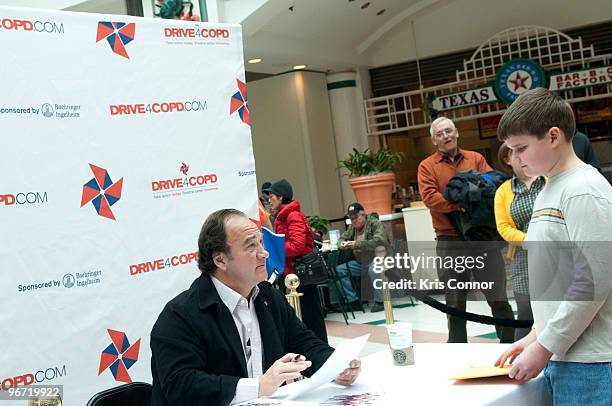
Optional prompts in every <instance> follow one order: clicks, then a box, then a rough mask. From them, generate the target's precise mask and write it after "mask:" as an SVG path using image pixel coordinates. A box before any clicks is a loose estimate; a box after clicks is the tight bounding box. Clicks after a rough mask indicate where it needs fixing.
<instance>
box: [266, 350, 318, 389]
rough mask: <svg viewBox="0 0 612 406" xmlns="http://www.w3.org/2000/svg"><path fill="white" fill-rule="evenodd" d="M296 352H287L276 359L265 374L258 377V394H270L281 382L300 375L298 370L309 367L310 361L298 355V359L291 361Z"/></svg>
mask: <svg viewBox="0 0 612 406" xmlns="http://www.w3.org/2000/svg"><path fill="white" fill-rule="evenodd" d="M296 355H297V354H292V353H288V354H285V355H283V356H282V357H281V358H279V359H277V360H276V362H274V364H272V366H271V367H270V368H268V370H267V371H266V373H265V374H263V375H262V376H261V377H260V378H259V396H271V395H272V394H274V392H276V390H277V389H278V387H279V386H281V385H282V384H283V382H287V381H293V380H294V379H298V378H299V377H300V372H302V371H303V370H305V369H307V368H310V366H311V365H312V362H310V361H306V358H304V357H303V356H300V358H299V361H297V362H292V359H293V358H294V357H295V356H296Z"/></svg>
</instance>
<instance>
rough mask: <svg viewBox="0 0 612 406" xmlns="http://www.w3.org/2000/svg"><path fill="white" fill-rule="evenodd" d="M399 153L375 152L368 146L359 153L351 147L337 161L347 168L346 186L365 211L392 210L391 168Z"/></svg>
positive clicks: (380, 211) (383, 211)
mask: <svg viewBox="0 0 612 406" xmlns="http://www.w3.org/2000/svg"><path fill="white" fill-rule="evenodd" d="M401 159H402V154H401V153H396V152H391V151H389V150H388V149H385V148H381V149H380V150H378V152H374V151H372V150H371V149H370V148H367V149H366V150H365V151H363V152H360V151H358V150H357V149H355V148H353V152H352V153H350V154H349V156H348V158H346V159H345V160H343V161H340V162H339V163H340V167H341V168H346V169H347V170H348V171H349V180H348V182H349V185H351V188H352V189H353V192H354V193H355V197H356V198H357V201H358V202H359V203H361V204H362V205H363V207H364V208H365V209H366V210H367V211H368V212H376V213H378V214H389V213H392V211H393V210H392V199H391V194H392V192H393V184H394V183H395V174H394V173H393V169H395V167H396V166H397V164H398V163H400V161H401Z"/></svg>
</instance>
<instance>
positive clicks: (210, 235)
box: [198, 209, 248, 274]
mask: <svg viewBox="0 0 612 406" xmlns="http://www.w3.org/2000/svg"><path fill="white" fill-rule="evenodd" d="M233 216H243V217H246V218H248V216H247V215H246V214H244V213H243V212H241V211H240V210H236V209H221V210H217V211H216V212H214V213H211V214H210V215H209V216H208V218H206V221H204V225H203V226H202V230H200V237H199V238H198V268H199V269H200V271H202V272H208V273H209V274H213V273H214V272H215V269H216V266H215V263H214V261H213V255H215V254H218V253H224V254H228V255H229V246H228V245H227V232H226V230H225V224H226V223H227V220H229V219H230V217H233Z"/></svg>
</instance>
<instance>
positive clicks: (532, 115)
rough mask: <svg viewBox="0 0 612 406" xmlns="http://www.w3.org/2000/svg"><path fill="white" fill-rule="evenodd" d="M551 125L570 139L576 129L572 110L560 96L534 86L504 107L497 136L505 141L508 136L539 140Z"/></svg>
mask: <svg viewBox="0 0 612 406" xmlns="http://www.w3.org/2000/svg"><path fill="white" fill-rule="evenodd" d="M551 127H558V128H560V129H561V131H563V133H564V134H565V139H566V140H567V141H568V142H570V141H571V140H572V137H573V136H574V131H575V130H576V119H575V118H574V112H573V111H572V107H571V106H570V105H569V103H568V102H566V101H565V100H563V98H561V96H559V95H558V94H556V93H554V92H551V91H550V90H548V89H544V88H542V87H538V88H535V89H531V90H528V91H526V92H524V93H522V94H521V95H520V96H519V97H518V98H517V99H516V100H515V101H514V103H512V104H511V105H510V107H508V110H506V112H505V113H504V115H503V116H502V118H501V120H500V122H499V126H498V127H497V138H499V140H500V141H506V140H507V139H508V138H509V137H510V136H512V135H532V136H536V137H537V138H538V139H539V140H541V139H542V138H544V136H545V135H546V132H547V131H548V130H550V128H551Z"/></svg>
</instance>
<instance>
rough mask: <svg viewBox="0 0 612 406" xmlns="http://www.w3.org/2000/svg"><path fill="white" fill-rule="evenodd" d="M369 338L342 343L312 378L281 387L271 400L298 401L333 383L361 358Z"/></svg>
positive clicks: (365, 336)
mask: <svg viewBox="0 0 612 406" xmlns="http://www.w3.org/2000/svg"><path fill="white" fill-rule="evenodd" d="M369 337H370V335H369V334H366V335H364V336H361V337H357V338H353V339H350V340H346V341H343V342H341V343H340V344H338V345H337V346H336V350H335V351H334V352H333V353H332V355H331V356H330V357H329V358H328V359H327V361H325V364H323V366H321V368H319V370H318V371H317V372H315V373H314V375H312V376H311V377H310V378H306V379H303V380H301V381H298V382H294V383H292V384H289V385H285V386H282V387H280V388H279V389H278V390H277V391H276V393H274V395H272V396H271V398H272V399H297V398H298V397H299V396H300V395H301V394H303V393H306V392H308V391H313V390H315V389H317V388H319V387H321V386H323V385H325V384H327V383H329V382H331V381H333V380H334V379H335V378H336V376H338V374H339V373H340V372H342V371H344V370H345V369H346V368H348V366H349V364H350V362H351V361H352V360H354V359H355V358H357V357H359V353H360V352H361V350H362V349H363V346H364V345H365V343H366V342H367V341H368V338H369Z"/></svg>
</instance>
